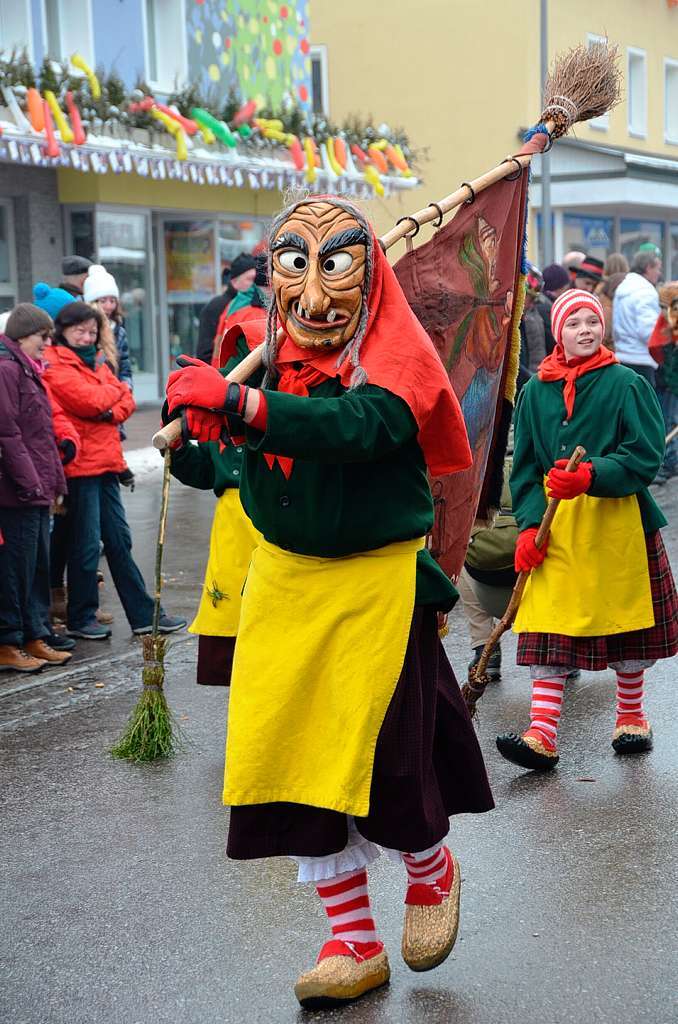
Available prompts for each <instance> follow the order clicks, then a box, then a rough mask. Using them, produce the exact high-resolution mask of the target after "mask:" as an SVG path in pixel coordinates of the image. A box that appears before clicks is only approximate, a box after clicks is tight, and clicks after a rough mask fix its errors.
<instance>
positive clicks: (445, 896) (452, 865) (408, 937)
mask: <svg viewBox="0 0 678 1024" xmlns="http://www.w3.org/2000/svg"><path fill="white" fill-rule="evenodd" d="M444 849H445V855H446V857H447V869H446V871H445V874H444V875H443V877H442V879H441V880H440V881H439V882H438V883H436V884H435V885H421V884H418V883H414V884H412V885H408V887H407V896H406V897H405V921H404V924H403V942H402V954H403V960H404V961H405V963H406V964H407V966H408V967H409V968H410V970H412V971H432V970H433V968H434V967H438V966H439V964H441V963H442V962H443V961H444V960H446V959H447V957H448V956H449V955H450V953H451V952H452V949H453V947H454V944H455V942H456V941H457V932H458V931H459V900H460V896H461V872H460V869H459V861H458V860H457V859H456V857H454V856H453V855H452V854H451V853H450V851H449V850H448V849H447V847H445V848H444Z"/></svg>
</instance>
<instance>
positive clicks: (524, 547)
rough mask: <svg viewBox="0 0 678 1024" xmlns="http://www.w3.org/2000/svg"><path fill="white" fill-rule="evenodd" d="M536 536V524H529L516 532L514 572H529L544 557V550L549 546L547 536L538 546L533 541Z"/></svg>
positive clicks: (539, 563)
mask: <svg viewBox="0 0 678 1024" xmlns="http://www.w3.org/2000/svg"><path fill="white" fill-rule="evenodd" d="M536 536H537V527H536V526H530V527H528V529H527V530H523V531H522V532H521V533H519V534H518V541H517V543H516V552H515V556H514V565H515V567H516V572H529V571H530V569H536V568H537V566H538V565H541V563H542V562H543V561H544V559H545V558H546V551H547V549H548V546H549V542H548V537H547V538H546V541H545V542H544V544H543V545H542V546H541V547H540V548H538V547H537V545H536V544H535V543H534V538H535V537H536Z"/></svg>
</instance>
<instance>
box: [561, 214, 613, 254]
mask: <svg viewBox="0 0 678 1024" xmlns="http://www.w3.org/2000/svg"><path fill="white" fill-rule="evenodd" d="M613 240H614V221H613V219H612V218H611V217H589V216H586V215H585V214H582V215H580V214H574V213H566V214H564V215H563V252H571V251H572V250H576V251H577V252H585V253H586V255H587V256H595V257H596V259H599V260H604V259H605V257H606V256H607V255H608V254H609V253H611V252H612V248H613Z"/></svg>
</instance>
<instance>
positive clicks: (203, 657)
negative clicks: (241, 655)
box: [195, 633, 235, 686]
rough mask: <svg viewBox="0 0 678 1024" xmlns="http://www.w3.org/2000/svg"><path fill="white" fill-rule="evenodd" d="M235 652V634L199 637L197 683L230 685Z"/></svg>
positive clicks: (202, 684) (203, 684)
mask: <svg viewBox="0 0 678 1024" xmlns="http://www.w3.org/2000/svg"><path fill="white" fill-rule="evenodd" d="M234 652H235V637H234V636H203V635H202V633H201V634H200V635H199V637H198V669H197V672H196V680H195V681H196V683H200V685H201V686H230V685H231V671H232V670H233V654H234Z"/></svg>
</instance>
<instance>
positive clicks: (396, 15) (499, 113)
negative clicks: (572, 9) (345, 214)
mask: <svg viewBox="0 0 678 1024" xmlns="http://www.w3.org/2000/svg"><path fill="white" fill-rule="evenodd" d="M537 6H538V4H537V0H522V2H520V3H518V2H515V0H509V2H506V0H494V2H489V3H488V2H481V0H420V2H419V3H416V4H415V3H413V2H412V0H377V2H375V0H372V2H369V3H366V2H365V0H342V2H341V3H337V2H336V0H312V7H311V33H312V42H313V43H314V44H325V45H326V46H327V53H328V70H329V101H330V116H331V118H332V120H334V121H338V122H339V123H341V122H342V121H343V119H344V118H345V117H346V116H347V115H348V114H350V113H358V114H359V115H360V116H361V117H362V118H366V117H369V119H370V120H373V121H374V123H375V124H378V123H380V122H382V121H386V122H387V123H388V124H389V125H391V126H393V127H403V128H404V129H405V130H406V132H407V133H408V135H409V138H410V140H411V142H412V144H413V145H414V146H415V147H416V148H417V149H418V150H420V151H421V155H422V159H421V161H420V164H419V169H420V173H421V176H422V177H423V178H424V180H425V183H424V184H423V185H422V187H421V188H418V189H417V190H416V191H412V192H405V193H398V194H397V195H396V196H394V197H392V198H391V199H389V200H376V201H373V202H371V203H369V204H368V214H369V215H370V216H371V217H372V219H373V220H374V222H375V224H376V227H377V230H378V231H379V232H380V233H383V232H384V231H386V230H388V228H390V227H392V226H393V224H394V222H395V220H396V219H397V218H398V217H402V216H403V215H404V214H407V213H411V212H412V211H413V210H416V209H419V208H420V207H422V206H425V205H426V204H427V203H428V202H429V201H430V200H435V199H438V198H439V197H441V196H445V195H448V194H449V193H450V192H453V191H454V190H455V189H456V188H457V186H458V184H459V183H460V182H461V181H463V180H465V179H468V178H472V177H475V176H476V175H478V174H480V173H482V172H483V171H485V170H487V169H488V168H489V167H491V166H493V165H494V163H496V162H497V160H501V159H503V158H504V157H505V156H506V155H507V154H508V153H511V152H515V150H516V149H517V148H518V145H519V143H518V139H517V132H518V129H519V127H520V126H522V125H525V124H527V123H528V122H532V121H534V120H536V118H537V117H538V116H539V112H540V111H539V106H540V96H539V85H538V64H539V51H538V34H537V33H536V32H535V30H534V22H535V17H536V11H537ZM535 68H536V69H537V71H536V72H535ZM429 231H430V229H429V228H424V229H422V232H421V234H420V235H419V238H418V239H417V241H419V239H424V238H426V237H427V232H429ZM400 245H402V243H400ZM399 252H400V247H397V248H396V251H395V254H396V255H397V254H398V253H399Z"/></svg>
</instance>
